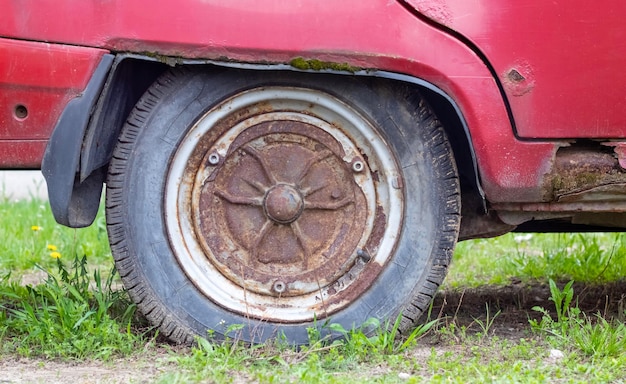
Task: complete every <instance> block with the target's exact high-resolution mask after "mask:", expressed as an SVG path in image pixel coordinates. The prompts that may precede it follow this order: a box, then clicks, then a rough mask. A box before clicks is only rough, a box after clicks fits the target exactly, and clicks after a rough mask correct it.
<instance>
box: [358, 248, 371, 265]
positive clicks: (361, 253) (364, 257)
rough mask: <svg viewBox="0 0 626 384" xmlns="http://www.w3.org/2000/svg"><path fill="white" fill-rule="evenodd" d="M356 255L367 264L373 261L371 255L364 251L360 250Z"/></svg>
mask: <svg viewBox="0 0 626 384" xmlns="http://www.w3.org/2000/svg"><path fill="white" fill-rule="evenodd" d="M356 255H357V256H358V257H360V258H361V260H363V262H365V263H367V262H368V261H370V260H371V259H372V256H370V254H369V253H368V252H367V251H366V250H364V249H359V250H358V251H356Z"/></svg>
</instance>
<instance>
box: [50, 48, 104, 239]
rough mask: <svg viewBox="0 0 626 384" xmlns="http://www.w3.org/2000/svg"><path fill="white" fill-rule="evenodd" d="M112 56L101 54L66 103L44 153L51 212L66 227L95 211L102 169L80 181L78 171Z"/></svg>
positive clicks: (78, 224)
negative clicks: (80, 89) (86, 80)
mask: <svg viewBox="0 0 626 384" xmlns="http://www.w3.org/2000/svg"><path fill="white" fill-rule="evenodd" d="M113 58H114V56H113V55H110V54H105V55H103V57H102V60H101V61H100V64H98V67H97V68H96V70H95V72H94V74H93V76H92V77H91V80H89V83H88V84H87V87H86V88H85V90H84V92H83V93H82V94H81V95H80V96H78V97H76V98H75V99H73V100H71V101H70V102H69V103H68V104H67V106H66V107H65V110H63V113H62V114H61V117H60V118H59V121H58V122H57V125H56V127H55V128H54V131H53V132H52V135H51V136H50V140H49V141H48V146H47V147H46V151H45V153H44V156H43V161H42V165H41V172H42V173H43V176H44V178H45V179H46V184H47V186H48V198H49V201H50V207H51V208H52V213H53V214H54V218H55V220H56V221H57V222H58V223H59V224H62V225H66V226H68V227H73V228H80V227H86V226H88V225H90V224H91V223H92V222H93V220H94V219H95V217H96V213H97V212H98V206H99V203H100V196H101V194H102V184H103V182H104V178H105V173H104V172H101V171H96V172H94V173H93V174H91V175H90V176H89V177H87V178H86V179H85V180H83V181H82V182H81V181H80V179H79V178H78V175H77V173H78V170H79V165H80V164H79V162H80V153H81V147H82V144H83V138H84V135H85V130H86V129H87V124H88V123H89V118H90V116H91V111H92V109H93V107H94V105H95V103H96V101H97V100H98V96H99V95H100V91H101V90H102V87H103V85H104V82H105V80H106V78H107V74H108V72H109V70H110V68H111V65H112V63H113Z"/></svg>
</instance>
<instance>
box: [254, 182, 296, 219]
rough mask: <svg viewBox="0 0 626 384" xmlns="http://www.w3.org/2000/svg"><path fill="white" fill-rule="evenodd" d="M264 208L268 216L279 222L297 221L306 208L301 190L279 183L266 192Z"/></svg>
mask: <svg viewBox="0 0 626 384" xmlns="http://www.w3.org/2000/svg"><path fill="white" fill-rule="evenodd" d="M263 209H264V211H265V214H266V215H267V217H269V218H270V219H271V220H272V221H274V222H276V223H279V224H288V223H292V222H294V221H296V220H297V219H298V217H300V214H302V210H303V209H304V200H303V198H302V195H300V192H298V190H297V189H295V188H294V187H292V186H290V185H286V184H278V185H275V186H274V187H272V188H270V189H269V191H267V193H266V194H265V199H264V201H263Z"/></svg>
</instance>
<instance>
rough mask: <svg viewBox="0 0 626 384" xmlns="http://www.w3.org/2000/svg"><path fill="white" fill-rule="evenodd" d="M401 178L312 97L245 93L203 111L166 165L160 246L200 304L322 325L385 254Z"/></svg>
mask: <svg viewBox="0 0 626 384" xmlns="http://www.w3.org/2000/svg"><path fill="white" fill-rule="evenodd" d="M399 174H400V172H399V171H398V169H397V165H396V162H395V158H394V156H393V154H392V153H391V151H390V150H389V149H388V147H387V146H386V144H385V143H384V141H383V140H382V139H381V137H380V136H379V135H378V133H377V132H376V129H375V128H374V127H372V126H371V125H370V123H369V122H368V121H367V119H365V118H364V117H363V116H362V115H360V114H359V113H358V112H357V111H355V110H353V109H351V108H350V107H349V106H347V105H345V104H343V103H342V102H341V101H339V100H337V99H336V98H334V97H333V96H330V95H328V94H325V93H321V92H318V91H313V90H307V89H299V88H289V87H268V88H259V89H254V90H250V91H247V92H244V93H241V94H239V95H236V96H233V97H232V98H231V99H228V100H225V101H224V102H222V103H220V104H219V105H217V106H215V107H214V108H212V109H211V110H209V111H208V112H207V113H206V114H205V115H204V116H202V117H201V118H200V119H199V120H198V121H197V122H196V124H195V125H194V126H193V127H191V129H190V130H189V132H188V133H187V136H186V137H185V139H183V142H182V143H181V144H180V146H179V149H178V150H177V152H176V155H175V156H174V159H173V161H172V165H171V167H170V173H169V175H168V184H167V190H166V221H167V223H168V235H169V240H170V243H171V245H172V249H174V251H175V254H176V256H177V258H178V261H179V264H180V265H181V267H182V268H183V270H184V271H185V273H186V274H187V275H188V276H189V277H190V280H191V281H193V283H194V284H195V285H196V287H197V288H198V290H199V291H201V292H203V294H205V295H206V296H207V297H208V298H209V299H211V300H213V301H214V302H216V303H217V304H219V305H221V306H223V307H225V308H227V309H228V310H231V311H234V312H237V313H241V314H244V315H246V316H248V317H253V318H258V319H263V320H271V321H276V322H301V321H311V320H313V319H314V318H323V317H326V316H328V315H330V314H332V313H334V312H336V311H338V310H340V309H342V308H344V307H346V306H347V305H349V304H350V303H351V302H352V301H353V300H354V299H355V298H356V297H358V296H360V295H361V294H363V293H364V292H365V291H366V290H367V289H368V287H369V286H370V285H371V284H372V282H373V281H374V280H375V279H376V277H377V276H378V274H379V273H380V271H381V269H382V266H383V265H384V264H385V263H386V261H387V259H388V258H389V257H390V255H391V254H392V253H393V251H394V247H395V241H396V239H397V236H398V232H399V228H400V227H401V221H402V210H403V204H404V203H403V193H402V190H401V189H398V188H394V187H392V182H393V180H396V179H397V177H398V175H399Z"/></svg>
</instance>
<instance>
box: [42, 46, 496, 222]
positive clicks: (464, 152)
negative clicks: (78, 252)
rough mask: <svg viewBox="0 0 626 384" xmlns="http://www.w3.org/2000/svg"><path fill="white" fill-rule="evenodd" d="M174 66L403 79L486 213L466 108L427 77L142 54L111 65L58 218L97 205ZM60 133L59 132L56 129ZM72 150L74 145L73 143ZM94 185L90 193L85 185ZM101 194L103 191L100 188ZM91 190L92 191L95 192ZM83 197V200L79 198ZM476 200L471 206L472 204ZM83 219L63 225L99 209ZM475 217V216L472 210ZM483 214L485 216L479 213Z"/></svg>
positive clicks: (466, 191) (467, 192) (62, 190)
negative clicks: (118, 156) (148, 97)
mask: <svg viewBox="0 0 626 384" xmlns="http://www.w3.org/2000/svg"><path fill="white" fill-rule="evenodd" d="M172 64H180V65H194V66H199V65H204V66H207V67H227V68H238V69H248V70H279V71H294V72H318V73H325V74H338V75H344V76H370V77H376V78H380V79H385V81H397V82H402V83H406V84H410V85H411V86H412V87H414V89H415V92H419V93H420V94H421V95H422V96H423V97H424V98H425V99H426V101H427V102H428V103H429V104H430V105H431V107H432V108H433V110H434V112H435V114H436V115H437V117H438V118H439V120H441V122H442V124H443V126H444V129H445V130H446V134H447V135H448V139H449V140H450V144H451V146H452V150H453V153H454V158H455V161H456V165H457V169H458V171H459V176H460V182H461V196H462V199H463V203H464V204H463V206H472V207H473V209H474V210H476V209H478V211H482V212H483V213H484V211H485V204H486V200H485V195H484V192H483V189H482V186H481V182H480V176H479V172H478V166H477V161H476V155H475V151H474V148H473V144H472V139H471V136H470V131H469V127H468V125H467V123H466V120H465V119H464V117H463V114H462V112H461V109H460V108H459V106H458V105H457V103H456V102H455V101H454V99H453V97H451V96H450V95H448V94H447V93H445V92H444V91H443V90H441V89H440V88H439V87H437V86H436V85H434V84H432V83H430V82H427V81H425V80H423V79H420V78H417V77H414V76H410V75H406V74H398V73H393V72H387V71H378V70H376V71H356V72H353V73H350V72H346V71H342V70H333V69H325V70H322V71H315V70H302V69H298V68H294V67H293V66H291V65H287V64H262V65H261V64H244V63H233V62H219V61H207V60H179V59H178V60H177V59H172V60H171V61H170V59H169V58H161V57H150V56H143V55H136V54H119V55H117V56H116V57H115V60H114V62H113V64H112V66H111V70H110V72H109V74H108V77H107V80H106V82H105V84H104V87H103V89H102V92H101V93H100V96H99V98H98V101H97V103H96V105H95V106H94V109H93V112H92V114H91V119H90V120H89V124H88V126H87V128H86V131H85V133H84V135H83V136H82V137H78V138H76V140H80V141H81V147H80V148H81V149H80V155H79V157H80V164H79V168H78V169H77V170H74V169H66V170H65V171H64V172H68V173H70V172H72V173H73V174H72V177H71V178H70V177H66V178H65V179H66V180H70V179H71V180H73V181H74V180H75V182H73V183H70V184H68V183H66V185H64V186H63V187H61V186H58V187H56V190H54V191H51V193H55V194H68V195H70V196H72V199H70V200H69V201H68V204H66V205H64V206H59V207H56V208H55V207H53V211H56V212H54V213H55V217H57V220H58V218H67V217H69V216H68V213H67V212H69V211H72V212H74V213H73V214H74V215H76V212H77V209H76V207H73V206H72V205H73V203H72V202H73V201H81V204H82V206H88V207H92V208H93V207H97V206H98V205H99V201H100V194H99V193H97V194H96V193H93V190H94V188H93V184H96V185H100V186H101V184H102V183H103V182H104V175H105V174H106V168H107V166H108V163H109V161H110V159H111V156H112V152H113V148H114V146H115V143H116V141H117V138H118V136H119V134H120V131H121V129H122V126H123V125H124V123H125V121H126V117H127V116H128V115H129V113H130V111H131V110H132V108H133V107H134V105H135V104H136V102H137V101H138V100H139V98H140V97H141V95H142V94H143V93H144V92H145V91H146V90H147V89H148V87H149V86H150V85H151V84H152V83H153V82H154V81H155V80H156V79H157V78H158V77H159V76H160V75H161V74H162V73H163V72H164V71H165V70H166V69H167V68H168V67H169V66H170V65H172ZM55 130H56V129H55ZM67 146H68V147H69V144H68V145H67ZM87 184H90V185H92V188H90V189H89V190H88V191H87V190H85V189H84V188H81V186H84V185H87ZM96 189H97V190H100V189H101V187H97V188H96ZM89 191H91V192H92V193H89ZM77 197H79V198H77ZM469 201H471V202H472V203H471V204H467V202H469ZM80 212H81V213H80V216H81V217H80V218H79V219H78V220H76V219H74V220H71V221H70V220H67V219H66V220H62V221H59V222H60V223H61V224H64V225H67V226H70V227H81V226H85V225H89V224H90V223H91V222H92V221H93V219H94V218H95V214H96V212H97V210H96V209H86V210H80ZM472 213H474V212H472ZM479 214H480V213H479Z"/></svg>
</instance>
